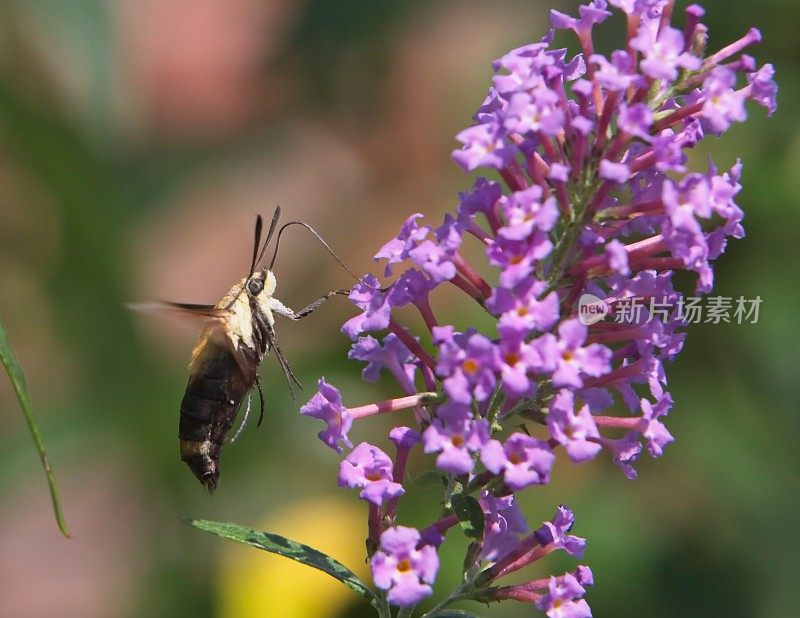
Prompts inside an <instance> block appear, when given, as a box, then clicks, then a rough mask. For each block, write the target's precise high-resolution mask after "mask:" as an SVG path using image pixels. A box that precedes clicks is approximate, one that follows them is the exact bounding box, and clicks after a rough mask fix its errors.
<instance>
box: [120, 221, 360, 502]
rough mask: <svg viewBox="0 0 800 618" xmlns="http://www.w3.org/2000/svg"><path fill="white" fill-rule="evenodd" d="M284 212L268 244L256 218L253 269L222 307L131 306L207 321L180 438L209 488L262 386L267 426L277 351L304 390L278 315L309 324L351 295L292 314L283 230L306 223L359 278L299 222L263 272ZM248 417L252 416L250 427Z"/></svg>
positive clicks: (192, 467) (197, 347)
mask: <svg viewBox="0 0 800 618" xmlns="http://www.w3.org/2000/svg"><path fill="white" fill-rule="evenodd" d="M280 212H281V210H280V207H278V208H276V209H275V214H274V215H273V217H272V223H271V224H270V227H269V231H268V232H267V236H266V239H265V240H264V244H263V246H261V233H262V228H263V222H262V219H261V215H259V216H258V217H257V218H256V227H255V241H254V243H253V259H252V262H251V264H250V272H249V274H248V275H247V276H246V277H244V278H242V279H241V280H240V281H238V282H237V283H236V284H234V286H233V287H232V288H231V289H230V290H229V291H228V293H227V294H225V296H223V297H222V299H221V300H220V301H219V302H218V303H217V304H216V305H195V304H187V303H174V302H159V303H149V304H144V305H131V306H132V307H133V308H134V309H141V310H152V309H155V310H158V311H165V312H169V313H177V314H180V315H185V316H191V317H195V318H200V319H201V320H203V322H204V328H203V332H202V333H201V335H200V338H199V339H198V341H197V344H196V345H195V346H194V349H193V350H192V357H191V361H190V362H189V382H188V384H187V385H186V393H185V394H184V396H183V400H182V401H181V408H180V423H179V428H178V438H179V439H180V451H181V459H182V460H183V461H184V462H186V464H187V465H188V466H189V469H190V470H191V471H192V473H194V475H195V476H196V477H197V479H198V480H199V481H200V483H202V485H203V486H204V487H205V488H206V489H208V490H209V491H213V490H214V489H216V487H217V484H218V482H219V475H220V471H219V457H220V452H221V451H222V447H223V445H224V443H225V440H226V437H227V435H228V432H229V431H230V429H231V427H232V426H233V423H234V421H235V420H236V416H237V414H238V411H239V408H240V407H241V405H242V402H243V400H244V398H245V396H248V397H249V393H250V391H251V390H252V389H253V388H254V387H257V388H258V390H259V395H260V401H261V417H259V421H258V424H259V425H260V424H261V420H262V417H263V414H264V392H263V389H262V384H261V379H260V377H259V375H258V367H259V365H260V364H261V361H262V360H263V359H264V356H266V355H267V354H269V353H270V352H274V353H275V356H276V358H277V359H278V362H279V363H280V365H281V368H282V369H283V372H284V375H285V376H286V380H287V382H288V383H289V389H290V391H291V392H292V397H294V392H293V391H292V382H294V383H295V384H297V385H298V386H300V387H301V388H302V386H301V385H300V382H299V381H298V380H297V378H296V377H295V376H294V374H293V373H292V371H291V369H290V368H289V364H288V362H287V361H286V358H285V356H284V355H283V353H282V352H281V349H280V348H279V347H278V345H277V341H276V337H275V315H276V314H277V315H279V316H282V317H285V318H288V319H290V320H301V319H303V318H304V317H306V316H308V315H310V314H311V313H312V312H313V311H314V310H315V309H317V308H318V307H319V306H320V305H321V304H322V303H324V302H325V301H326V300H327V299H329V298H330V297H331V296H333V295H335V294H348V293H349V290H333V291H331V292H328V293H327V294H325V295H324V296H321V297H320V298H318V299H317V300H315V301H314V302H313V303H311V304H310V305H308V306H307V307H305V308H304V309H302V310H300V311H292V309H290V308H289V307H287V306H286V305H284V304H283V303H282V302H281V301H280V300H278V299H277V298H275V297H274V293H275V285H276V280H275V275H274V274H273V272H272V267H273V265H274V263H275V258H276V257H277V254H278V247H279V245H280V237H281V233H282V232H283V230H285V229H286V228H287V227H288V226H290V225H301V226H303V227H304V228H306V229H307V230H309V231H310V232H311V233H312V234H313V235H314V236H315V237H316V238H317V240H319V241H320V242H321V243H322V244H323V245H324V246H325V248H326V249H327V250H328V252H329V253H330V254H331V255H332V256H333V257H334V259H336V261H337V262H338V263H339V264H340V265H341V266H343V267H344V268H345V269H346V270H347V271H348V272H349V273H350V274H351V275H352V276H353V277H355V278H356V279H358V277H357V276H356V275H355V274H354V273H353V272H352V271H351V270H350V269H349V268H348V267H347V266H345V264H344V263H343V262H342V261H341V260H340V259H339V257H338V256H337V255H336V254H335V253H334V252H333V250H332V249H331V248H330V246H328V244H327V243H326V242H325V241H324V240H323V239H322V237H321V236H320V235H319V234H317V232H316V231H314V229H313V228H311V227H310V226H309V225H307V224H305V223H302V222H299V221H290V222H288V223H285V224H284V225H283V226H282V227H281V228H280V230H279V232H278V236H277V239H276V241H275V250H274V253H273V256H272V260H271V262H270V264H269V267H268V268H266V269H263V270H258V269H259V268H260V264H261V262H262V260H263V258H264V254H265V253H266V250H267V247H268V245H269V242H270V240H271V239H272V236H273V234H274V232H275V228H276V227H277V225H278V220H279V218H280ZM259 248H260V250H259ZM247 413H249V399H248V408H247ZM247 413H246V414H247ZM246 420H247V416H246V415H245V419H244V421H243V424H244V422H245V421H246ZM237 435H238V433H237Z"/></svg>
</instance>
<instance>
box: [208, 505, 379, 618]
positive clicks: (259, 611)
mask: <svg viewBox="0 0 800 618" xmlns="http://www.w3.org/2000/svg"><path fill="white" fill-rule="evenodd" d="M361 506H362V505H361V504H358V503H356V502H354V501H352V502H351V501H347V500H344V499H340V498H332V497H323V498H317V499H313V500H307V501H305V502H294V503H292V504H289V505H287V506H286V507H284V508H282V509H280V510H278V511H277V512H275V513H273V514H272V515H271V516H270V517H269V519H267V520H266V521H265V522H264V523H263V525H262V526H261V529H262V530H265V531H267V532H274V533H276V534H280V535H282V536H285V537H288V538H290V539H293V540H295V541H298V542H300V543H305V544H306V545H310V546H311V547H314V548H316V549H319V550H320V551H322V552H324V553H326V554H328V555H329V556H332V557H333V558H336V559H337V560H338V561H339V562H341V563H343V564H344V565H345V566H346V567H347V568H349V569H350V570H351V571H353V572H354V573H355V574H356V575H357V576H358V577H359V579H361V580H362V581H363V582H364V583H366V584H367V585H370V586H371V585H372V579H371V577H370V575H369V567H368V565H367V564H366V563H365V562H364V558H365V555H366V550H365V546H364V539H365V537H366V530H367V527H366V509H364V508H360V507H361ZM257 527H258V526H257ZM359 598H360V597H359V596H358V595H357V594H356V593H355V592H353V591H352V590H350V588H347V587H346V586H345V585H344V584H342V583H341V582H339V581H337V580H335V579H334V578H332V577H331V576H330V575H327V574H326V573H323V572H322V571H318V570H316V569H313V568H311V567H308V566H304V565H302V564H299V563H297V562H295V561H293V560H289V559H288V558H284V557H282V556H276V555H274V554H270V553H267V552H264V551H261V550H258V549H255V548H252V547H246V546H244V545H238V544H235V543H227V544H226V550H225V553H224V554H223V558H222V563H221V569H220V585H219V615H220V616H221V617H222V618H234V617H235V618H251V617H252V618H255V617H256V616H257V617H258V618H263V617H264V616H280V617H281V618H325V616H337V615H341V614H342V613H343V612H344V610H345V608H347V607H349V606H350V605H352V604H354V603H357V602H358V599H359Z"/></svg>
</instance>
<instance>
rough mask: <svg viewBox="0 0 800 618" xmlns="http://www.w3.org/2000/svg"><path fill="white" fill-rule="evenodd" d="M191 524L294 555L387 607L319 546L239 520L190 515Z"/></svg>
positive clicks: (381, 608) (375, 604)
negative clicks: (315, 546)
mask: <svg viewBox="0 0 800 618" xmlns="http://www.w3.org/2000/svg"><path fill="white" fill-rule="evenodd" d="M186 521H187V522H189V523H190V524H191V525H193V526H194V527H195V528H199V529H200V530H205V531H206V532H210V533H212V534H216V535H217V536H221V537H222V538H225V539H230V540H232V541H236V542H237V543H244V544H245V545H251V546H252V547H256V548H258V549H263V550H264V551H268V552H270V553H273V554H278V555H279V556H284V557H285V558H290V559H292V560H294V561H296V562H300V563H301V564H305V565H307V566H310V567H313V568H315V569H319V570H320V571H323V572H324V573H327V574H328V575H330V576H331V577H334V578H336V579H338V580H339V581H340V582H342V583H343V584H344V585H345V586H347V587H348V588H350V589H352V590H354V591H355V592H357V593H358V594H360V595H361V596H362V597H364V599H366V600H367V601H368V602H369V604H370V605H372V606H373V607H374V608H375V609H377V610H378V612H380V613H382V612H384V611H385V605H384V604H383V603H382V602H381V600H380V599H379V598H378V597H377V595H375V593H374V592H372V590H370V589H369V588H367V586H366V585H365V584H364V582H362V581H361V580H360V579H358V577H356V575H355V573H353V572H352V571H351V570H350V569H348V568H347V567H346V566H344V565H343V564H342V563H341V562H339V561H338V560H334V559H333V558H331V557H330V556H328V555H327V554H324V553H322V552H321V551H319V550H318V549H314V548H313V547H309V546H308V545H303V544H302V543H298V542H297V541H292V540H291V539H287V538H286V537H282V536H280V535H278V534H272V533H271V532H260V531H258V530H254V529H253V528H248V527H246V526H240V525H238V524H227V523H223V522H216V521H207V520H204V519H187V520H186Z"/></svg>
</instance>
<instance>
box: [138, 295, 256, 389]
mask: <svg viewBox="0 0 800 618" xmlns="http://www.w3.org/2000/svg"><path fill="white" fill-rule="evenodd" d="M128 307H129V308H131V309H133V310H134V311H141V312H144V313H158V314H161V315H173V316H177V317H181V318H188V319H191V320H194V321H197V322H200V323H201V324H202V325H203V326H204V329H203V332H202V334H201V335H200V338H199V339H198V341H197V343H196V344H195V346H194V349H193V350H192V360H191V361H190V363H189V367H190V368H194V366H195V365H196V364H197V359H198V358H199V356H200V355H201V353H202V352H203V350H205V349H206V348H207V347H209V346H218V347H220V348H224V349H227V350H228V352H229V353H230V355H231V356H232V357H233V358H234V359H235V360H236V362H237V364H238V365H239V368H240V369H241V371H242V373H243V374H244V375H249V374H250V373H252V371H253V368H252V367H251V366H250V363H249V362H248V361H247V359H245V358H244V355H243V354H242V352H241V351H239V350H237V349H236V346H235V345H234V343H233V341H231V338H230V337H229V336H228V333H227V329H226V324H227V320H228V318H229V317H230V315H231V312H230V311H229V310H228V309H223V308H220V307H218V306H216V305H199V304H193V303H174V302H169V301H157V302H150V303H138V304H129V305H128ZM254 379H255V377H254Z"/></svg>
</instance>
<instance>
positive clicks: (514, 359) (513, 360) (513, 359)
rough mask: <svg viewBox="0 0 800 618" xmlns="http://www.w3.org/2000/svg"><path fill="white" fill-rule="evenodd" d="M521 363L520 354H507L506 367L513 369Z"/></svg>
mask: <svg viewBox="0 0 800 618" xmlns="http://www.w3.org/2000/svg"><path fill="white" fill-rule="evenodd" d="M518 362H519V354H515V353H514V352H509V353H508V354H506V365H509V366H510V367H513V366H514V365H516V364H517V363H518Z"/></svg>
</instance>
